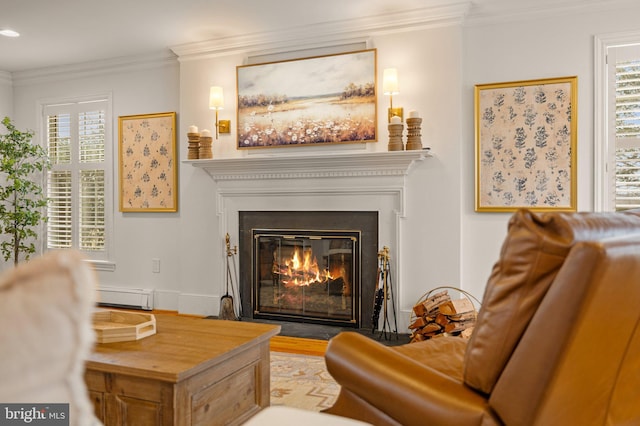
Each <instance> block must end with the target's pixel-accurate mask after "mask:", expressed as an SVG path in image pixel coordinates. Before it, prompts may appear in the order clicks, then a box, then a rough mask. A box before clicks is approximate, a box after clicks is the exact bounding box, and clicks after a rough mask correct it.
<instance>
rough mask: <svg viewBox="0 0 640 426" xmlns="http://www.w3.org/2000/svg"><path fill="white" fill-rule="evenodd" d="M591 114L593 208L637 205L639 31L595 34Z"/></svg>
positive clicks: (639, 170) (639, 203)
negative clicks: (619, 35)
mask: <svg viewBox="0 0 640 426" xmlns="http://www.w3.org/2000/svg"><path fill="white" fill-rule="evenodd" d="M598 61H600V63H598ZM598 70H600V72H599V73H598ZM595 118H596V123H595V124H596V132H595V133H596V134H595V137H596V139H595V148H596V156H595V157H596V167H595V169H596V176H595V177H596V197H595V201H596V206H595V207H596V210H600V211H620V210H627V209H631V208H640V35H623V36H622V38H616V37H613V38H610V39H608V40H603V39H596V100H595Z"/></svg>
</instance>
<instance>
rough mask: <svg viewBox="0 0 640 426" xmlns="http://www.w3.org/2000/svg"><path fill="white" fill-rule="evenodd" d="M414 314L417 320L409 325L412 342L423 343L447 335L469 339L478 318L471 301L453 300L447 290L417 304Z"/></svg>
mask: <svg viewBox="0 0 640 426" xmlns="http://www.w3.org/2000/svg"><path fill="white" fill-rule="evenodd" d="M413 313H414V314H415V319H414V320H413V321H412V323H411V324H410V325H409V329H410V330H412V333H411V336H410V342H421V341H423V340H427V339H432V338H434V337H441V336H443V335H445V334H449V335H459V336H462V337H463V338H469V336H471V332H472V330H473V326H474V325H475V322H476V318H477V313H476V310H475V307H474V305H473V303H472V302H471V301H470V300H469V299H456V300H452V299H451V297H450V296H449V294H448V291H447V290H443V291H441V292H439V293H436V294H434V295H432V296H430V297H428V298H427V299H426V300H424V301H421V302H419V303H417V304H416V305H415V306H414V307H413ZM467 330H469V331H467Z"/></svg>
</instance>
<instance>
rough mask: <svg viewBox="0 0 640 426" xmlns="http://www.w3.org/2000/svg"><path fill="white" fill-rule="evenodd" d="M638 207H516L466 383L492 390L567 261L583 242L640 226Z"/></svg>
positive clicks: (470, 350) (473, 342) (470, 351)
mask: <svg viewBox="0 0 640 426" xmlns="http://www.w3.org/2000/svg"><path fill="white" fill-rule="evenodd" d="M639 225H640V216H638V212H637V211H636V212H631V213H629V214H619V213H618V214H615V213H611V214H602V213H579V214H558V213H555V214H553V215H550V214H544V213H539V214H536V213H533V212H531V211H528V210H520V211H518V212H516V213H515V214H514V215H513V216H512V217H511V220H510V221H509V226H508V232H507V236H506V238H505V240H504V243H503V245H502V249H501V253H500V259H499V260H498V261H497V262H496V264H495V265H494V267H493V270H492V272H491V275H490V277H489V280H488V282H487V285H486V288H485V293H484V297H483V300H482V307H481V308H480V311H479V313H478V320H477V322H476V325H475V328H474V332H473V334H472V336H471V339H470V340H469V343H468V344H467V348H466V352H465V359H464V380H465V383H466V384H467V385H469V386H471V387H473V388H474V389H477V390H479V391H481V392H484V393H486V394H489V393H491V391H492V389H493V386H494V385H495V383H496V381H497V380H498V378H499V376H500V373H501V372H502V370H503V369H504V366H505V364H506V362H507V361H508V359H509V357H510V356H511V354H512V353H513V350H514V349H515V347H516V346H517V344H518V341H519V340H520V337H521V336H522V334H523V333H524V331H525V330H526V328H527V325H528V324H529V321H530V320H531V317H532V316H533V313H534V312H535V311H536V309H537V308H538V305H539V304H540V301H541V300H542V299H543V297H544V295H545V294H546V292H547V289H548V288H549V286H550V285H551V283H552V282H553V279H554V278H555V276H556V274H557V273H558V270H559V269H560V267H561V266H562V264H563V262H564V260H565V258H566V256H567V254H568V253H569V250H570V248H571V247H572V246H573V245H574V244H575V243H576V242H578V241H586V240H591V239H601V238H607V237H613V236H618V235H624V234H625V233H627V232H628V231H629V230H631V229H634V230H637V227H638V226H639Z"/></svg>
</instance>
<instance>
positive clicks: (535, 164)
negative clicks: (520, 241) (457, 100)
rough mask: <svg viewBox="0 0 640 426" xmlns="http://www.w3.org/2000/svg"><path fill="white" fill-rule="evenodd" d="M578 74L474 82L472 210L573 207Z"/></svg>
mask: <svg viewBox="0 0 640 426" xmlns="http://www.w3.org/2000/svg"><path fill="white" fill-rule="evenodd" d="M577 85H578V78H577V77H576V76H571V77H559V78H547V79H541V80H524V81H514V82H507V83H493V84H478V85H476V86H475V93H474V101H475V105H474V109H475V157H476V164H475V166H476V174H475V181H476V188H475V211H477V212H510V211H515V210H517V209H519V208H528V209H530V210H534V211H545V210H562V211H576V208H577V193H576V189H577V188H576V187H577V185H576V182H577V124H578V123H577V105H578V104H577Z"/></svg>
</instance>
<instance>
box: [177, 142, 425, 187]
mask: <svg viewBox="0 0 640 426" xmlns="http://www.w3.org/2000/svg"><path fill="white" fill-rule="evenodd" d="M430 156H431V154H429V151H428V150H426V149H425V150H421V151H417V150H416V151H389V152H361V153H353V152H349V153H331V154H318V153H313V154H309V155H281V156H267V155H264V156H261V155H255V156H247V157H238V158H220V159H208V160H185V161H183V163H186V164H191V165H193V166H194V167H199V168H202V169H204V170H205V171H206V172H207V173H209V175H210V176H211V177H212V178H213V180H214V181H219V180H255V179H291V178H332V177H352V176H402V175H406V174H408V173H409V169H410V168H411V166H412V164H413V163H414V162H416V161H422V160H424V159H425V158H426V157H430Z"/></svg>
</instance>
